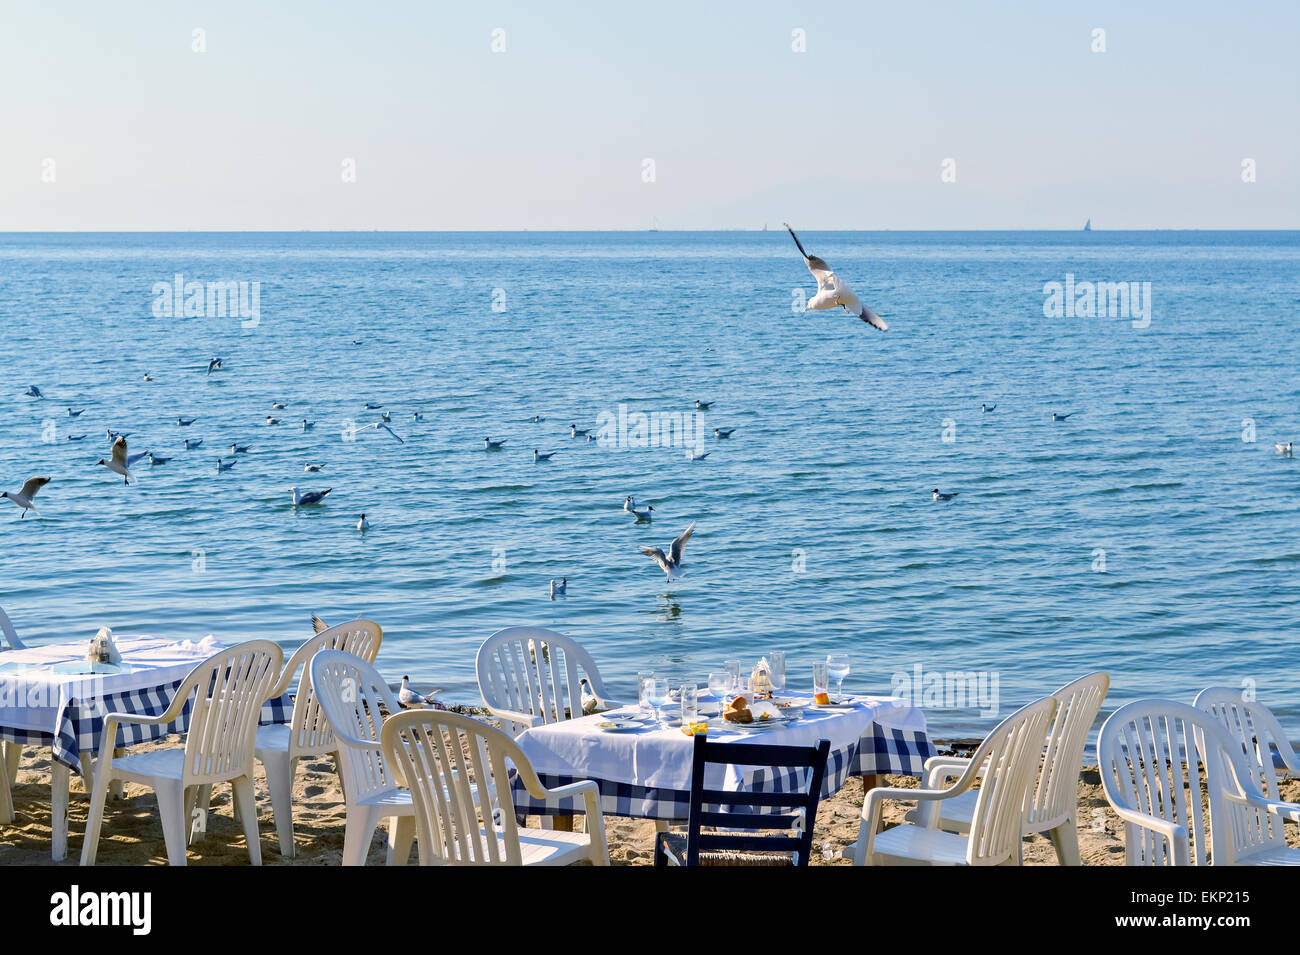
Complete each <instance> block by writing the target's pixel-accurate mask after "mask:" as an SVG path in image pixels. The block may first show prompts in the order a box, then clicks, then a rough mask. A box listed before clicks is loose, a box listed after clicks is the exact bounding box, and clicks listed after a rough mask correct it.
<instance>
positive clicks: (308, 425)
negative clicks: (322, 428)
mask: <svg viewBox="0 0 1300 955" xmlns="http://www.w3.org/2000/svg"><path fill="white" fill-rule="evenodd" d="M314 427H316V422H315V421H308V420H307V419H306V418H303V419H302V430H304V431H310V430H311V429H312V428H314Z"/></svg>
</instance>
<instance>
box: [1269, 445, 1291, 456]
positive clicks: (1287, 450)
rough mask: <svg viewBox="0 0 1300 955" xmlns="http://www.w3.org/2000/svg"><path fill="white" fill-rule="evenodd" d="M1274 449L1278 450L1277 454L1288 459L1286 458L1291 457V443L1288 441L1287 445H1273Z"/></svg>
mask: <svg viewBox="0 0 1300 955" xmlns="http://www.w3.org/2000/svg"><path fill="white" fill-rule="evenodd" d="M1273 447H1275V448H1277V453H1278V454H1280V455H1282V456H1283V457H1286V458H1289V457H1291V442H1290V441H1288V442H1287V443H1286V444H1275V445H1273Z"/></svg>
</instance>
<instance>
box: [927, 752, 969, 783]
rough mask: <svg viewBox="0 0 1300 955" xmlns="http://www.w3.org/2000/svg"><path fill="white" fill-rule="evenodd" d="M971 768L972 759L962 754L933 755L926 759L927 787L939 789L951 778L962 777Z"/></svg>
mask: <svg viewBox="0 0 1300 955" xmlns="http://www.w3.org/2000/svg"><path fill="white" fill-rule="evenodd" d="M968 769H970V760H969V759H966V758H964V757H961V756H931V757H930V758H929V759H927V760H926V761H925V774H926V775H925V788H926V789H939V788H942V787H943V785H944V784H945V783H946V782H947V781H948V780H949V779H960V778H961V777H962V775H963V774H964V773H965V772H966V771H967V770H968Z"/></svg>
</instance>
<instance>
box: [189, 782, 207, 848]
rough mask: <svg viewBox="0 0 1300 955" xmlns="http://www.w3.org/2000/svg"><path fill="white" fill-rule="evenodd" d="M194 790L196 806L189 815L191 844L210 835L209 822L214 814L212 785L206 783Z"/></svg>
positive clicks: (192, 807)
mask: <svg viewBox="0 0 1300 955" xmlns="http://www.w3.org/2000/svg"><path fill="white" fill-rule="evenodd" d="M194 789H195V790H196V791H195V794H194V805H193V806H191V807H190V809H189V812H188V814H187V818H188V819H189V823H188V825H189V827H190V843H191V844H193V843H195V842H199V841H201V840H202V839H203V837H204V836H206V835H207V834H208V821H209V819H210V818H211V815H210V814H211V812H212V784H211V783H205V784H204V785H202V786H195V787H194Z"/></svg>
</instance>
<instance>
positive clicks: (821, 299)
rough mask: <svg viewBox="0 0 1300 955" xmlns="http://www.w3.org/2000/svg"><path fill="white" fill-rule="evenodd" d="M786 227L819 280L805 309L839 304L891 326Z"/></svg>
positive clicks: (872, 321) (870, 322)
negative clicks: (805, 248) (808, 251)
mask: <svg viewBox="0 0 1300 955" xmlns="http://www.w3.org/2000/svg"><path fill="white" fill-rule="evenodd" d="M785 228H786V231H787V232H789V233H790V237H791V238H792V239H794V244H795V245H797V246H798V247H799V254H800V255H802V256H803V261H804V265H806V266H808V271H809V272H811V273H812V274H813V278H815V279H816V280H817V294H816V295H814V296H813V297H812V298H810V299H808V304H807V305H805V306H804V311H811V310H812V309H827V308H835V307H836V306H837V305H838V306H840V307H841V308H843V309H844V310H845V311H846V312H849V313H851V314H853V315H856V316H858V318H860V319H862V320H863V321H864V322H866V323H867V324H868V325H870V326H872V327H873V328H878V329H880V330H881V331H882V332H883V331H886V330H887V329H888V328H889V326H888V325H886V324H885V320H884V319H883V318H881V317H880V316H879V315H877V314H876V313H875V312H873V311H872V310H871V309H870V308H868V307H867V306H866V305H864V304H863V303H862V299H860V298H858V297H857V295H855V294H854V292H853V289H851V288H849V287H848V285H846V284H845V283H844V282H843V281H841V280H840V279H838V278H837V277H836V276H835V273H834V272H832V271H831V267H830V266H829V265H827V264H826V262H825V260H824V259H819V258H818V257H817V256H815V255H809V254H808V253H807V252H805V251H804V247H803V243H802V242H800V241H799V237H798V236H797V235H795V234H794V229H791V228H790V224H789V223H786V224H785ZM697 407H698V403H697Z"/></svg>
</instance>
